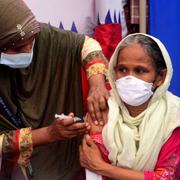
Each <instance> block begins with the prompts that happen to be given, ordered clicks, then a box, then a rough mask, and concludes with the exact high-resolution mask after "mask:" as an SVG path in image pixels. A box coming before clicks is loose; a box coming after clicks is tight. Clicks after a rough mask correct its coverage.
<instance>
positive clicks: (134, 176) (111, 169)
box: [96, 162, 145, 180]
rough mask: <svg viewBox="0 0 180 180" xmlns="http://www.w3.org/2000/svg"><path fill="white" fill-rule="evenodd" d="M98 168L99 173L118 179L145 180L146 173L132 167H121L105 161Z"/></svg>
mask: <svg viewBox="0 0 180 180" xmlns="http://www.w3.org/2000/svg"><path fill="white" fill-rule="evenodd" d="M99 167H100V168H98V169H97V170H96V173H97V174H100V175H102V176H106V177H109V178H111V179H117V180H144V179H145V178H144V173H143V172H139V171H134V170H130V169H125V168H120V167H116V166H113V165H111V164H108V163H105V162H103V164H102V165H101V166H99Z"/></svg>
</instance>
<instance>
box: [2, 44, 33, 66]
mask: <svg viewBox="0 0 180 180" xmlns="http://www.w3.org/2000/svg"><path fill="white" fill-rule="evenodd" d="M33 47H34V42H33V45H32V50H31V52H30V53H18V54H6V53H1V58H0V64H4V65H6V66H9V67H11V68H26V67H28V66H29V65H30V64H31V62H32V58H33Z"/></svg>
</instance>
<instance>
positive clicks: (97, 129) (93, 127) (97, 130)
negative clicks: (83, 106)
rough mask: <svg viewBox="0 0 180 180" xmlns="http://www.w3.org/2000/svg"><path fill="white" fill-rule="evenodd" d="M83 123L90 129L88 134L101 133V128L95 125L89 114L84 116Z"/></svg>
mask: <svg viewBox="0 0 180 180" xmlns="http://www.w3.org/2000/svg"><path fill="white" fill-rule="evenodd" d="M84 121H85V122H87V123H88V124H89V125H90V127H91V129H90V131H89V134H96V133H101V132H102V129H103V126H102V125H100V124H98V125H95V124H94V122H93V120H92V118H91V116H90V114H89V113H87V114H86V116H85V118H84Z"/></svg>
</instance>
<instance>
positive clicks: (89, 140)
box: [85, 134, 94, 147]
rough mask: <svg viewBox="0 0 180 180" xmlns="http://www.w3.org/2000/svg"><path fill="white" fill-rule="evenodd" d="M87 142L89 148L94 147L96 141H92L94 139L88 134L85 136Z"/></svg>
mask: <svg viewBox="0 0 180 180" xmlns="http://www.w3.org/2000/svg"><path fill="white" fill-rule="evenodd" d="M85 140H86V144H87V145H88V146H91V147H92V146H94V141H93V140H92V138H91V137H90V136H89V135H88V134H87V135H85Z"/></svg>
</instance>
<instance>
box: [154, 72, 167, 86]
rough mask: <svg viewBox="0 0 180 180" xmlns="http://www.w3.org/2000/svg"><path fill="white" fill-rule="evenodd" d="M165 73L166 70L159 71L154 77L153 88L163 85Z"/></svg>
mask: <svg viewBox="0 0 180 180" xmlns="http://www.w3.org/2000/svg"><path fill="white" fill-rule="evenodd" d="M166 73H167V70H166V69H162V70H161V71H160V73H159V74H158V75H157V76H156V80H155V82H154V87H155V88H157V87H159V86H160V85H161V84H163V83H164V81H165V78H166Z"/></svg>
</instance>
